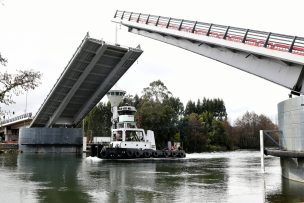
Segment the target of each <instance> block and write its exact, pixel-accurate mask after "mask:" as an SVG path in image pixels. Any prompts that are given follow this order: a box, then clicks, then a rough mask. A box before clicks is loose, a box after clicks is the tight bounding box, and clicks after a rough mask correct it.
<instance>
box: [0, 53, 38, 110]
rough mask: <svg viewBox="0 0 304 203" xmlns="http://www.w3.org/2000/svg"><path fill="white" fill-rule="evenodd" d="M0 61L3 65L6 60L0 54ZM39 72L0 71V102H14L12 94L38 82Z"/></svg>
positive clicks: (27, 88)
mask: <svg viewBox="0 0 304 203" xmlns="http://www.w3.org/2000/svg"><path fill="white" fill-rule="evenodd" d="M0 63H1V65H3V66H5V65H6V64H7V60H6V59H5V58H3V57H2V56H1V54H0ZM40 78H41V73H40V72H35V71H33V70H19V71H17V74H10V73H8V72H5V73H0V103H4V104H6V105H8V104H12V103H14V101H13V99H12V95H13V94H14V95H20V94H21V93H23V92H24V91H28V90H29V89H35V88H36V87H37V86H38V85H39V84H40Z"/></svg>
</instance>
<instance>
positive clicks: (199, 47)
mask: <svg viewBox="0 0 304 203" xmlns="http://www.w3.org/2000/svg"><path fill="white" fill-rule="evenodd" d="M113 21H114V22H117V23H120V24H122V25H124V26H126V27H128V31H129V32H131V33H134V34H138V35H141V36H145V37H148V38H151V39H154V40H158V41H161V42H164V43H166V44H171V45H173V46H176V47H179V48H182V49H185V50H188V51H191V52H193V53H197V54H200V55H202V56H204V57H208V58H210V59H213V60H216V61H218V62H221V63H224V64H226V65H229V66H231V67H234V68H237V69H239V70H242V71H245V72H247V73H250V74H253V75H256V76H258V77H261V78H264V79H266V80H268V81H271V82H273V83H276V84H279V85H281V86H283V87H286V88H288V89H290V90H291V93H292V94H296V95H300V94H304V38H303V37H298V36H289V35H283V34H277V33H271V32H264V31H258V30H252V29H244V28H238V27H232V26H224V25H217V24H212V23H204V22H199V21H191V20H185V19H177V18H171V17H164V16H157V15H150V14H143V13H134V12H127V11H119V10H117V11H116V13H115V16H114V20H113Z"/></svg>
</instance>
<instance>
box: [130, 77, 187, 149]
mask: <svg viewBox="0 0 304 203" xmlns="http://www.w3.org/2000/svg"><path fill="white" fill-rule="evenodd" d="M138 101H139V102H138V105H137V114H136V120H137V124H138V126H139V127H142V128H144V129H150V130H153V131H154V133H155V140H156V144H157V147H158V148H163V147H165V146H166V142H167V141H176V139H178V136H177V135H176V134H177V133H178V128H177V125H178V121H179V117H180V116H181V115H182V113H183V109H184V107H183V104H182V103H181V101H180V99H179V98H175V97H173V95H172V93H171V92H170V91H169V90H168V89H167V87H166V86H165V85H164V83H163V82H161V81H160V80H157V81H154V82H151V83H150V85H149V87H146V88H144V89H143V95H142V96H141V98H140V99H139V100H138Z"/></svg>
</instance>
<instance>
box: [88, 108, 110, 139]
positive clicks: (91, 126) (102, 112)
mask: <svg viewBox="0 0 304 203" xmlns="http://www.w3.org/2000/svg"><path fill="white" fill-rule="evenodd" d="M111 118H112V113H111V104H110V103H109V102H108V103H107V104H105V103H99V104H97V106H95V107H94V108H93V109H92V110H91V111H90V113H89V114H88V115H87V116H86V117H85V118H84V131H85V134H86V135H91V136H92V137H109V136H111V125H112V122H111Z"/></svg>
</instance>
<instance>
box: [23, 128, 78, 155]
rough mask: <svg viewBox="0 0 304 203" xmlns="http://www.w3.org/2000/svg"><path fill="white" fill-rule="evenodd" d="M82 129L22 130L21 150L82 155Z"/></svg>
mask: <svg viewBox="0 0 304 203" xmlns="http://www.w3.org/2000/svg"><path fill="white" fill-rule="evenodd" d="M82 144H83V129H82V128H21V129H20V131H19V150H20V151H22V152H30V153H45V152H47V153H82Z"/></svg>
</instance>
